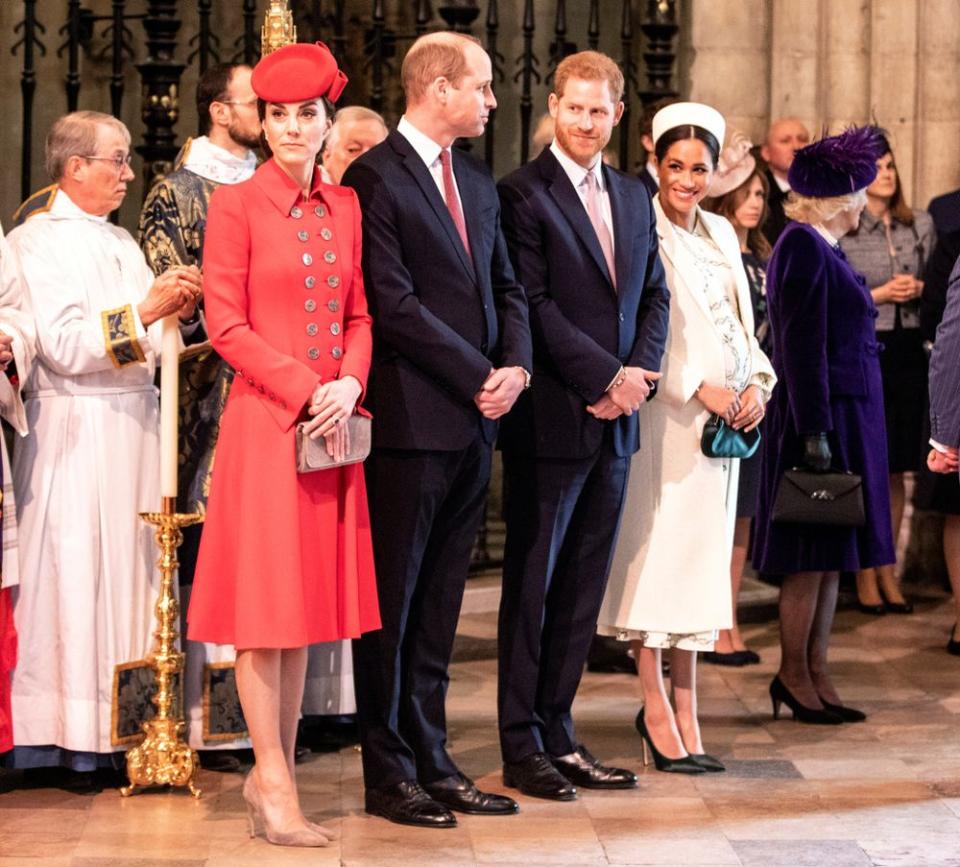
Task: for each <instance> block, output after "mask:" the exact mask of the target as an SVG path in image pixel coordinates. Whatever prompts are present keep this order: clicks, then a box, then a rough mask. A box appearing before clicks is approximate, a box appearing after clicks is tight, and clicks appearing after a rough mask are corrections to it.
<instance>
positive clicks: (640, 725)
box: [635, 708, 707, 774]
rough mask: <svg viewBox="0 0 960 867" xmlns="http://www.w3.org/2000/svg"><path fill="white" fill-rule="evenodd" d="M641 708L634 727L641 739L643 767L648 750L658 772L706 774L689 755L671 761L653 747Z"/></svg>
mask: <svg viewBox="0 0 960 867" xmlns="http://www.w3.org/2000/svg"><path fill="white" fill-rule="evenodd" d="M643 711H644V709H643V708H640V713H638V714H637V719H636V723H635V725H636V727H637V731H638V732H640V737H641V738H643V764H644V767H646V765H647V764H648V763H649V759H648V756H647V751H648V750H649V752H650V754H651V755H652V756H653V764H654V767H655V768H656V769H657V770H658V771H664V772H665V773H668V774H703V773H706V770H707V769H706V768H705V767H704V766H703V765H701V764H700V763H699V762H697V760H696V759H695V758H694V757H693V756H690V755H687V756H683V757H682V758H679V759H671V758H668V757H667V756H665V755H664V754H663V753H661V752H660V750H658V749H657V748H656V746H654V743H653V738H651V737H650V732H649V731H647V723H646V720H644V718H643Z"/></svg>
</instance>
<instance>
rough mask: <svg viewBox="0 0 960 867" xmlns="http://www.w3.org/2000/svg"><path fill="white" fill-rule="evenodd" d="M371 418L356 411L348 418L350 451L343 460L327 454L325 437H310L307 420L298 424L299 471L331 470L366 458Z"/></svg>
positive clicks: (368, 449)
mask: <svg viewBox="0 0 960 867" xmlns="http://www.w3.org/2000/svg"><path fill="white" fill-rule="evenodd" d="M370 422H371V419H370V416H368V415H360V414H359V413H354V414H353V415H351V416H350V418H348V419H347V429H348V430H349V432H350V451H349V452H348V453H347V456H346V457H345V458H344V459H343V460H340V461H338V460H334V459H333V458H332V457H330V455H328V454H327V446H326V443H325V442H324V439H323V437H317V438H316V439H315V440H314V439H310V436H309V434H307V433H305V432H304V428H305V427H306V424H307V423H306V422H301V423H300V424H298V425H297V472H298V473H313V472H316V471H317V470H331V469H334V468H335V467H345V466H347V465H348V464H358V463H360V462H361V461H364V460H366V458H367V456H368V455H369V454H370V428H371V424H370Z"/></svg>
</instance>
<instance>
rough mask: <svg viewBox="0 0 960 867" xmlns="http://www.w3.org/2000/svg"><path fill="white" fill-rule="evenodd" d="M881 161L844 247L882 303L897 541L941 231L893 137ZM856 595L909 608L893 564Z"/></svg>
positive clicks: (862, 575) (918, 458) (918, 457)
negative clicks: (903, 178)
mask: <svg viewBox="0 0 960 867" xmlns="http://www.w3.org/2000/svg"><path fill="white" fill-rule="evenodd" d="M883 149H884V151H883V154H882V155H881V156H880V157H879V159H878V160H877V176H876V178H875V179H874V180H873V182H872V183H871V184H870V186H868V187H867V206H866V208H865V209H864V211H863V214H862V215H861V217H860V223H859V225H858V226H856V227H855V228H854V229H853V230H852V231H851V232H850V233H849V234H847V235H846V236H845V237H844V238H843V239H842V240H841V241H840V247H841V248H842V250H843V252H844V254H846V257H847V259H848V260H849V262H850V265H851V266H852V267H853V269H854V270H855V271H857V272H859V273H860V274H862V275H863V276H864V277H865V278H866V280H867V286H869V287H870V294H871V295H872V296H873V301H874V303H875V304H876V305H877V310H878V311H879V313H880V315H879V316H878V317H877V323H876V325H877V340H878V341H879V343H880V346H881V347H882V351H881V352H880V372H881V376H882V379H883V406H884V415H885V418H886V431H887V458H888V460H889V476H890V508H891V526H892V527H893V539H894V544H896V540H897V538H898V536H899V535H900V525H901V523H902V521H903V512H904V505H905V490H904V473H914V472H917V471H918V470H919V469H920V466H921V463H922V460H923V453H924V451H925V449H924V446H923V443H924V429H925V423H924V419H925V417H926V415H927V406H926V394H927V355H926V352H925V351H924V348H923V333H922V331H921V330H920V300H919V299H920V295H921V293H922V292H923V274H924V270H925V268H926V262H927V260H928V259H929V258H930V254H931V253H932V252H933V247H934V244H935V243H936V233H935V231H934V228H933V220H931V219H930V215H929V214H928V213H927V212H926V211H918V210H913V209H911V208H910V206H909V205H908V204H907V203H906V201H905V200H904V196H903V186H902V185H901V183H900V177H899V175H898V173H897V165H896V162H895V160H894V156H893V152H892V150H891V149H890V142H889V140H888V139H886V138H884V139H883ZM857 602H858V604H859V607H860V610H861V611H863V612H864V613H866V614H875V615H879V614H885V613H887V612H892V613H897V614H909V613H910V612H911V611H913V606H912V605H911V604H910V603H909V602H907V600H905V599H904V598H903V594H902V593H901V591H900V585H899V581H898V578H897V574H896V564H895V563H891V564H886V565H883V566H880V567H878V568H876V569H864V570H861V571H860V572H858V573H857Z"/></svg>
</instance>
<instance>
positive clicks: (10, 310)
mask: <svg viewBox="0 0 960 867" xmlns="http://www.w3.org/2000/svg"><path fill="white" fill-rule="evenodd" d="M0 331H3V332H4V333H6V334H9V335H10V336H11V337H12V338H13V346H12V349H13V365H14V368H15V369H16V372H17V376H18V377H19V378H20V380H21V381H23V380H25V379H26V378H27V377H28V376H29V375H30V366H31V364H32V363H33V353H34V334H33V319H32V317H31V316H30V312H29V308H28V305H27V299H26V296H25V295H24V292H23V287H22V282H21V280H20V273H19V269H18V267H17V261H16V256H14V255H13V252H12V251H11V250H10V247H9V246H8V244H7V241H6V239H5V238H4V237H3V229H2V228H0ZM0 415H2V416H3V418H4V419H5V420H6V421H7V422H8V423H9V424H10V426H11V427H12V428H13V429H14V430H15V431H16V432H17V434H19V435H20V436H26V435H27V417H26V412H25V410H24V406H23V400H22V399H21V396H20V389H19V388H17V387H16V386H15V385H13V384H12V383H11V382H10V380H9V379H8V378H7V375H6V374H4V373H0ZM0 460H2V461H3V504H2V509H3V560H2V566H0V588H5V587H13V586H14V585H15V584H18V583H19V578H20V564H19V556H18V552H17V506H16V498H15V495H14V488H13V472H12V469H11V466H10V457H9V455H8V454H7V445H6V442H5V441H4V439H3V438H2V437H0Z"/></svg>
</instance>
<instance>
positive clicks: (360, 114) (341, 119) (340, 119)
mask: <svg viewBox="0 0 960 867" xmlns="http://www.w3.org/2000/svg"><path fill="white" fill-rule="evenodd" d="M365 120H373V121H376V122H377V123H379V124H380V126H382V127H383V132H384V135H386V133H387V122H386V121H385V120H384V119H383V118H382V117H381V116H380V115H379V114H377V112H375V111H374V110H373V109H372V108H367V107H366V106H364V105H345V106H344V107H343V108H341V109H338V110H337V113H336V114H335V115H334V116H333V126H331V127H330V132H329V133H327V137H326V139H324V142H323V147H324V149H326V148H331V149H332V148H335V147H336V146H337V142H338V141H340V129H341V124H345V123H359V122H361V121H365Z"/></svg>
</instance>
